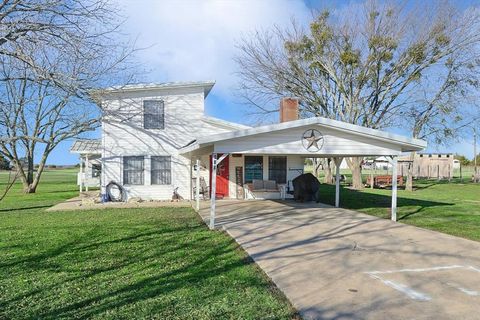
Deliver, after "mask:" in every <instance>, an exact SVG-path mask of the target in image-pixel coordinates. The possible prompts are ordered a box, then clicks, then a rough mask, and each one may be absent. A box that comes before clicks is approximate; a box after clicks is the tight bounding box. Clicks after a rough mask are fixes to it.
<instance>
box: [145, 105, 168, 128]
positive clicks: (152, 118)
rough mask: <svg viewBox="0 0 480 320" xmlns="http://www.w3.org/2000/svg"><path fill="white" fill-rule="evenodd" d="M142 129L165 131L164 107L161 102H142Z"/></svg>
mask: <svg viewBox="0 0 480 320" xmlns="http://www.w3.org/2000/svg"><path fill="white" fill-rule="evenodd" d="M143 128H144V129H165V107H164V103H163V101H162V100H144V101H143Z"/></svg>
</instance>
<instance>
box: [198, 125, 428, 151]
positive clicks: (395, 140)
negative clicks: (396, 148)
mask: <svg viewBox="0 0 480 320" xmlns="http://www.w3.org/2000/svg"><path fill="white" fill-rule="evenodd" d="M311 125H318V126H319V127H324V128H328V129H333V130H338V131H341V132H346V133H349V134H352V135H356V136H359V137H366V138H369V139H374V140H378V141H383V142H388V143H392V144H399V145H403V146H404V147H405V150H404V151H418V150H422V149H424V148H426V146H427V143H426V142H425V141H424V140H420V139H413V138H408V137H405V136H401V135H397V134H393V133H389V132H385V131H380V130H376V129H370V128H366V127H362V126H358V125H354V124H350V123H346V122H341V121H336V120H331V119H326V118H321V117H315V118H307V119H301V120H295V121H289V122H283V123H278V124H273V125H266V126H261V127H256V128H249V129H244V130H237V131H233V132H229V133H224V134H217V135H211V136H207V137H203V138H200V139H199V140H198V143H199V144H208V143H212V142H216V141H222V140H228V139H235V138H241V137H248V136H253V135H257V134H262V133H269V132H270V133H271V132H276V131H282V130H288V129H294V128H301V127H307V126H311ZM408 147H411V149H412V150H409V148H408Z"/></svg>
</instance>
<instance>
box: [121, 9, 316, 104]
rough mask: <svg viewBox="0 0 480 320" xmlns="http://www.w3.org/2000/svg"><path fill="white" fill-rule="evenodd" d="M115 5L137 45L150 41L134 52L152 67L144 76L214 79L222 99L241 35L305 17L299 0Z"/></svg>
mask: <svg viewBox="0 0 480 320" xmlns="http://www.w3.org/2000/svg"><path fill="white" fill-rule="evenodd" d="M121 6H122V7H123V10H122V11H123V13H124V15H126V16H127V18H128V20H127V22H126V26H125V27H126V31H127V32H128V33H130V35H131V36H133V37H138V38H137V39H138V40H137V45H138V46H139V47H149V46H152V45H153V46H152V47H150V48H148V49H145V50H143V51H141V52H139V54H138V56H139V59H140V60H141V62H142V63H143V64H145V66H146V68H147V69H150V70H152V72H151V74H149V75H148V76H147V79H146V80H148V81H152V82H158V81H190V80H217V85H216V90H215V91H216V93H217V94H220V95H222V96H224V97H225V96H227V95H228V94H229V90H230V89H231V88H232V87H233V86H234V84H235V76H234V75H233V73H234V71H235V64H234V62H233V60H232V58H233V56H234V54H235V51H236V49H235V41H236V40H239V38H240V37H241V36H242V34H245V33H249V32H252V31H254V30H255V29H259V28H270V27H272V26H273V25H274V24H277V25H287V24H289V22H290V19H291V18H292V17H293V16H294V17H295V18H296V19H300V20H301V21H302V19H305V20H306V19H308V18H309V17H310V16H311V14H310V10H309V9H308V8H307V6H306V5H305V4H304V2H303V1H300V0H299V1H290V0H262V1H258V0H257V1H256V0H251V1H249V0H248V1H247V0H238V1H232V0H228V1H227V0H226V1H215V0H206V1H194V0H190V1H188V0H180V1H173V0H162V1H160V0H158V1H156V0H139V1H134V0H124V1H122V2H121Z"/></svg>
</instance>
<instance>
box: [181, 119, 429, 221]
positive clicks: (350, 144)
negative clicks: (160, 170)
mask: <svg viewBox="0 0 480 320" xmlns="http://www.w3.org/2000/svg"><path fill="white" fill-rule="evenodd" d="M425 147H426V142H425V141H422V140H418V139H410V138H406V137H403V136H399V135H394V134H390V133H387V132H383V131H379V130H374V129H369V128H364V127H360V126H356V125H352V124H348V123H344V122H340V121H335V120H330V119H325V118H309V119H303V120H294V121H289V122H284V123H279V124H274V125H269V126H263V127H257V128H250V129H245V130H238V131H234V132H230V133H224V134H221V135H213V136H208V137H204V138H200V139H198V140H196V141H194V142H192V143H191V144H190V145H189V146H187V147H185V148H183V149H182V150H181V153H182V154H183V155H184V156H187V157H189V158H190V160H191V162H192V168H193V170H192V177H195V183H196V188H195V190H196V192H197V194H196V195H195V199H196V204H195V206H196V209H197V210H199V209H200V194H198V192H199V190H200V181H201V178H202V172H201V171H202V170H201V167H202V163H205V162H207V163H208V166H205V165H203V167H207V169H208V170H207V171H208V175H209V177H208V178H209V180H210V181H211V183H210V193H211V194H212V195H218V192H217V190H218V189H217V188H220V189H224V188H225V186H227V188H229V191H228V195H229V196H230V195H231V192H230V188H233V189H235V190H237V191H238V192H236V193H235V197H234V198H236V199H274V198H272V196H271V195H270V194H268V191H274V189H272V188H271V187H274V188H276V191H278V198H277V199H285V198H287V197H289V195H290V192H291V191H293V190H292V187H293V186H292V184H291V181H292V180H293V179H294V178H295V177H297V176H299V175H301V174H302V173H303V164H304V159H305V158H315V157H318V158H327V157H328V158H334V159H335V163H336V166H335V167H336V172H335V185H336V193H335V207H339V206H340V201H341V199H340V163H341V161H342V160H343V158H345V157H367V156H386V158H387V159H388V161H390V162H391V164H392V168H394V169H393V170H392V204H391V212H392V214H391V219H392V220H393V221H396V220H397V217H396V207H397V205H396V202H397V179H396V178H394V177H397V170H396V168H397V165H396V163H397V157H398V156H399V155H401V154H402V153H403V152H409V151H419V150H422V149H424V148H425ZM280 159H282V160H280ZM267 163H268V164H267ZM266 164H267V165H266ZM272 166H273V167H274V169H273V170H272ZM204 174H205V173H204ZM210 176H211V178H210ZM254 178H258V179H254ZM204 179H205V177H204ZM260 179H261V180H260ZM255 180H257V185H258V184H259V183H260V182H258V181H262V189H261V190H262V192H266V193H267V194H266V196H263V197H259V196H257V195H258V194H257V193H256V192H255V190H256V189H259V190H260V188H257V187H259V186H255ZM273 183H275V184H273ZM221 192H223V193H225V190H221ZM239 193H240V196H238V194H239ZM242 193H243V194H242ZM242 195H243V196H242ZM230 198H232V197H230ZM216 201H217V197H216V196H211V197H210V219H209V226H210V228H212V229H213V228H214V227H215V216H216V214H215V210H216Z"/></svg>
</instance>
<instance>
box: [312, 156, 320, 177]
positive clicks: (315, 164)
mask: <svg viewBox="0 0 480 320" xmlns="http://www.w3.org/2000/svg"><path fill="white" fill-rule="evenodd" d="M312 165H313V175H314V176H315V177H317V179H318V178H319V177H320V165H321V161H320V159H318V158H312Z"/></svg>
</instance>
